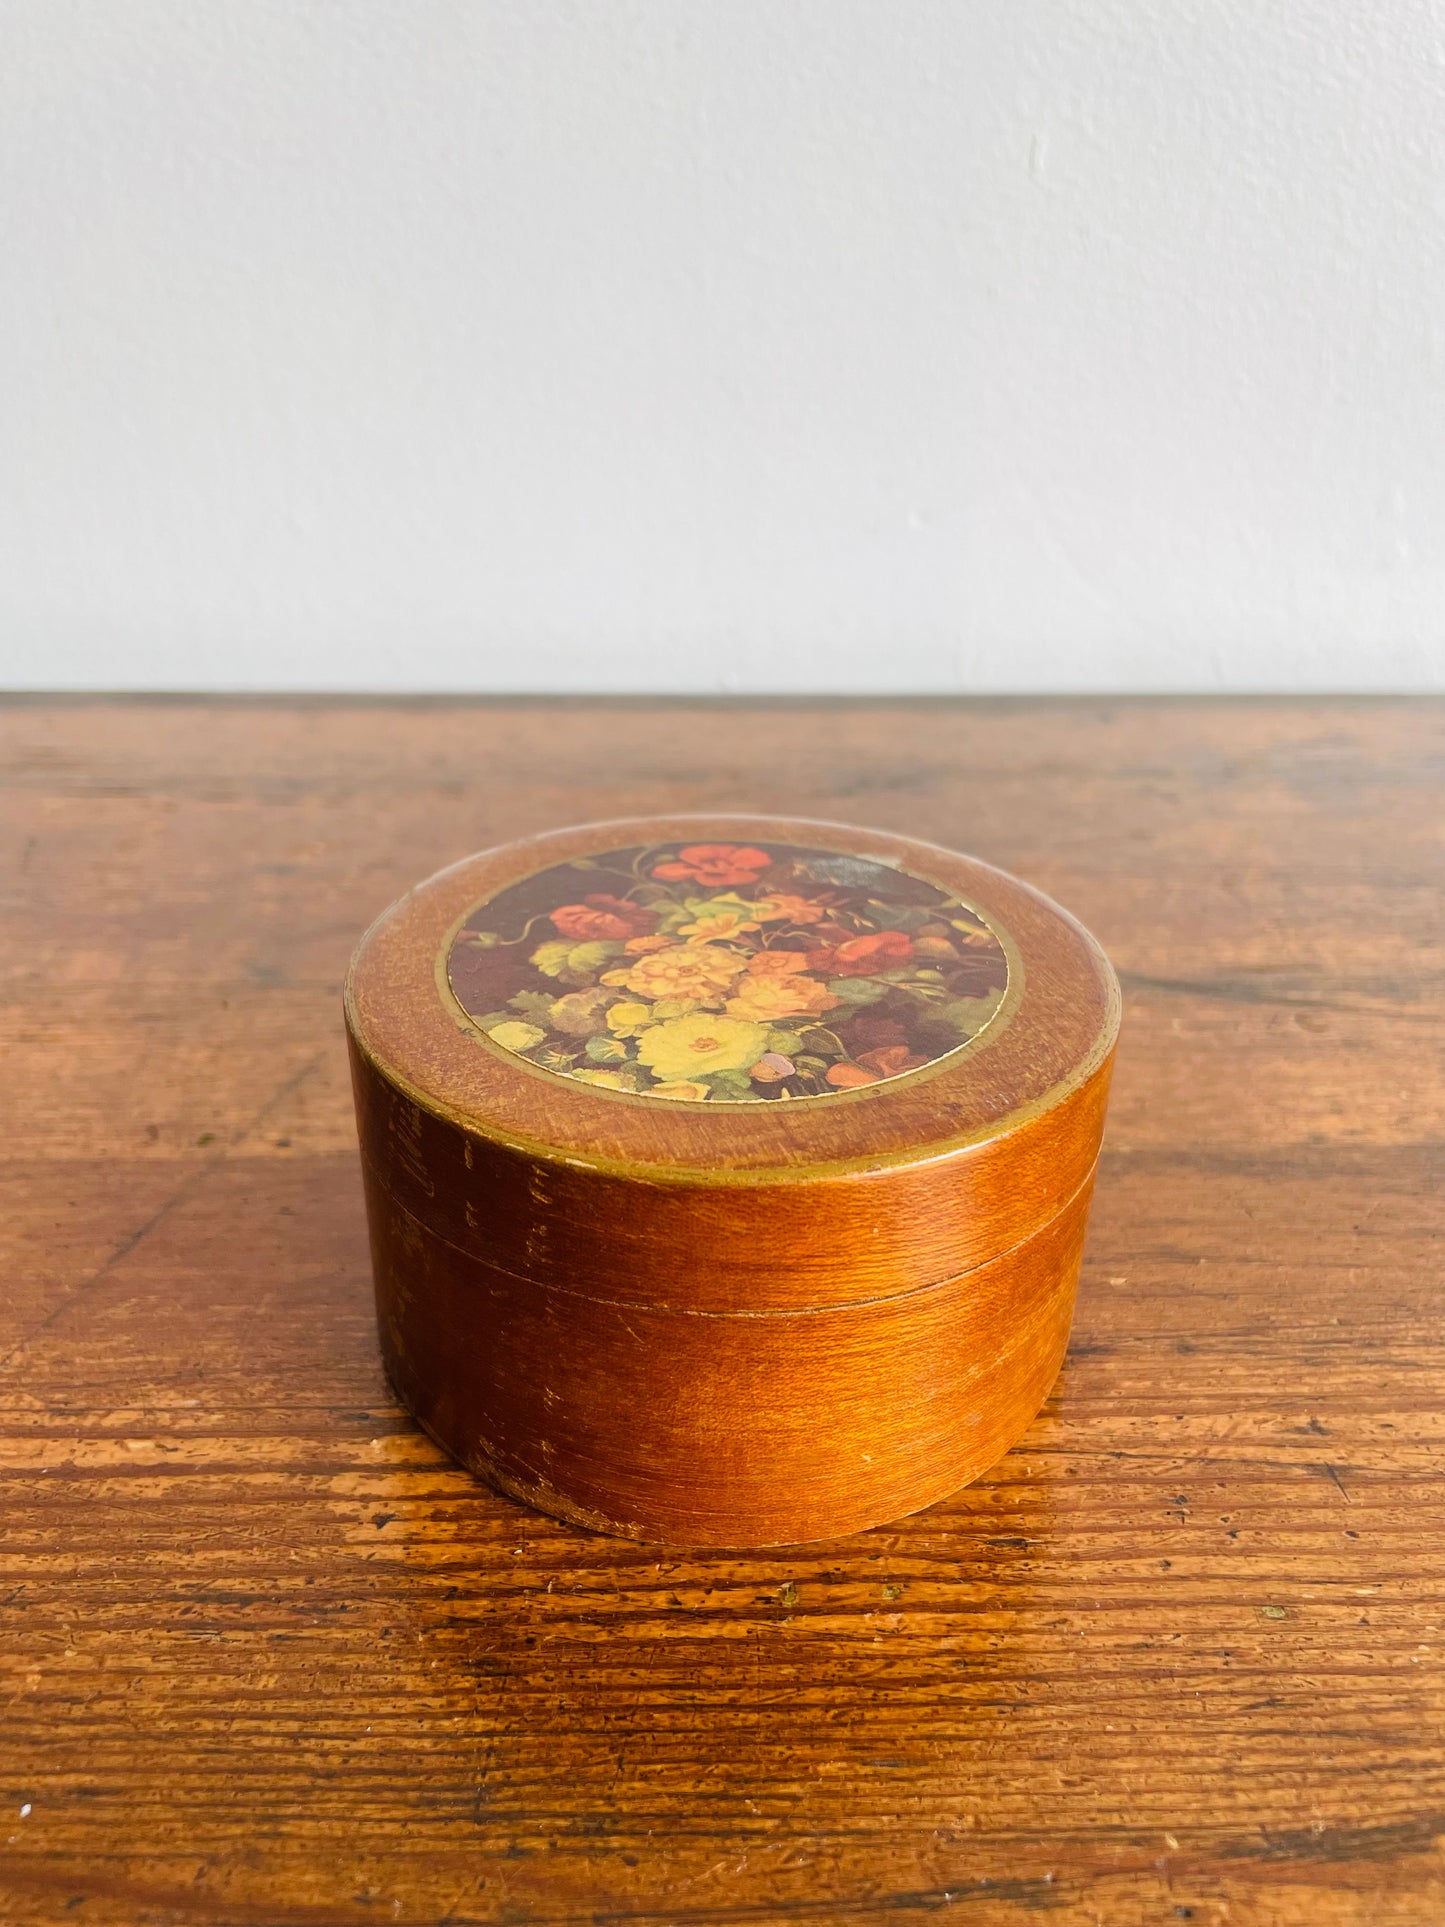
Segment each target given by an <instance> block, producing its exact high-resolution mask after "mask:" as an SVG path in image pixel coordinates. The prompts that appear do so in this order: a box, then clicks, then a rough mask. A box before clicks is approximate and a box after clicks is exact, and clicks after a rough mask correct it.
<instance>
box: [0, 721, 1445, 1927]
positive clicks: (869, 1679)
mask: <svg viewBox="0 0 1445 1927" xmlns="http://www.w3.org/2000/svg"><path fill="white" fill-rule="evenodd" d="M1442 725H1445V716H1442V711H1441V708H1440V707H1439V706H1438V705H1431V704H1427V703H1423V702H1414V703H1409V704H1405V703H1400V704H1390V703H1376V704H1369V705H1352V704H1346V703H1315V704H1280V703H1258V704H1250V703H1215V704H1158V703H1116V704H1102V703H1039V704H1023V703H1018V704H1015V703H1000V704H981V705H977V706H957V705H945V704H937V703H930V704H902V703H900V704H882V705H878V704H870V705H844V704H840V705H819V706H811V707H810V706H806V705H795V704H774V705H763V704H759V705H741V704H739V705H724V706H721V707H720V708H718V709H715V710H708V709H706V708H703V707H701V706H698V705H692V704H681V703H678V704H640V703H639V704H629V703H616V704H600V705H580V704H579V705H548V704H506V705H497V706H495V707H488V706H457V707H451V708H448V707H443V706H438V705H425V704H422V705H414V706H407V705H398V706H389V707H386V706H377V705H365V704H361V705H352V706H345V705H341V706H336V705H322V704H299V705H292V706H266V705H249V704H241V705H234V706H226V705H214V706H209V707H207V706H196V705H184V704H176V705H166V704H69V705H66V704H62V705H49V706H46V705H41V704H35V703H22V704H17V705H15V706H13V707H11V708H10V709H8V710H7V711H5V712H4V713H3V717H0V729H3V741H4V747H5V766H4V767H5V781H6V791H5V803H4V812H3V820H4V825H5V830H6V835H5V838H4V844H3V860H4V863H5V866H6V867H5V892H6V913H5V917H4V921H3V926H0V942H3V945H4V958H5V968H6V981H7V1012H6V1025H7V1033H6V1034H7V1046H6V1055H5V1060H4V1064H5V1100H6V1117H7V1122H8V1123H9V1125H10V1129H9V1132H8V1134H7V1139H6V1142H5V1146H4V1158H5V1165H4V1174H3V1175H4V1183H5V1190H6V1198H7V1202H6V1207H5V1213H4V1220H3V1234H4V1241H5V1272H4V1276H5V1280H6V1291H5V1294H4V1301H3V1306H0V1318H3V1323H4V1349H3V1358H4V1373H3V1379H0V1395H3V1399H4V1434H3V1436H4V1451H5V1490H4V1496H5V1511H4V1535H3V1543H0V1560H3V1578H0V1610H3V1613H4V1622H3V1639H0V1663H3V1668H4V1688H5V1699H4V1719H3V1724H0V1762H3V1770H0V1823H3V1824H0V1919H4V1920H5V1921H6V1922H7V1923H8V1922H10V1921H14V1922H16V1923H26V1924H27V1927H32V1924H33V1923H44V1924H45V1927H51V1923H58V1922H74V1921H80V1922H89V1923H101V1924H102V1927H132V1924H133V1923H137V1922H143V1923H146V1927H180V1924H181V1923H202V1922H204V1923H213V1924H215V1927H227V1924H229V1923H234V1924H235V1927H363V1923H375V1922H385V1921H399V1922H403V1923H425V1924H427V1927H441V1924H442V1923H443V1922H449V1923H452V1927H465V1924H466V1923H473V1922H498V1923H505V1922H510V1923H513V1927H522V1924H523V1923H544V1922H545V1923H548V1924H549V1927H554V1924H555V1927H561V1924H562V1923H574V1922H575V1923H581V1922H592V1921H611V1922H628V1923H635V1924H636V1927H664V1924H665V1927H673V1924H674V1923H678V1924H681V1927H733V1924H734V1923H736V1924H737V1927H760V1924H761V1923H769V1924H771V1923H773V1922H781V1923H794V1924H795V1927H823V1924H824V1923H827V1927H834V1924H835V1923H848V1924H849V1927H852V1924H853V1923H858V1927H863V1924H864V1923H868V1922H875V1921H877V1920H879V1919H883V1918H892V1917H897V1918H900V1919H909V1920H912V1919H919V1918H929V1917H933V1916H935V1915H937V1916H946V1917H948V1918H957V1919H960V1920H964V1921H967V1922H969V1923H970V1927H973V1924H974V1923H982V1927H1005V1924H1007V1927H1023V1923H1025V1922H1036V1921H1046V1922H1048V1923H1050V1927H1053V1923H1057V1924H1058V1927H1101V1924H1102V1927H1146V1924H1147V1927H1157V1924H1160V1923H1162V1924H1164V1927H1175V1923H1176V1922H1179V1921H1184V1920H1189V1921H1193V1922H1195V1923H1200V1922H1207V1923H1209V1927H1241V1923H1243V1924H1244V1927H1438V1923H1439V1922H1440V1921H1441V1920H1442V1919H1445V1867H1442V1859H1441V1854H1440V1837H1441V1831H1442V1825H1445V1793H1442V1779H1445V1737H1442V1736H1445V1652H1442V1646H1441V1626H1442V1620H1441V1612H1442V1610H1445V1607H1442V1601H1441V1565H1442V1552H1441V1547H1442V1544H1445V1467H1442V1459H1441V1437H1440V1434H1441V1429H1442V1422H1441V1416H1440V1387H1441V1384H1442V1382H1445V1303H1442V1292H1441V1266H1440V1255H1439V1254H1440V1249H1441V1244H1440V1240H1441V1231H1442V1209H1445V1204H1442V1185H1441V1177H1442V1151H1441V1146H1442V1141H1445V1081H1442V1078H1441V1076H1440V1062H1441V1042H1442V1039H1441V1031H1442V1021H1441V1018H1442V1005H1445V998H1442V962H1445V957H1442V947H1441V937H1440V912H1439V897H1440V870H1441V847H1442V846H1441V842H1440V829H1441V819H1442V808H1441V803H1442V770H1445V757H1442V749H1445V726H1442ZM740 806H751V807H759V808H774V809H780V810H785V811H795V812H797V813H799V814H802V815H808V816H833V817H840V816H841V817H847V818H859V817H862V818H866V819H867V820H869V821H871V822H876V823H879V824H881V825H882V826H884V827H887V828H895V829H898V830H901V831H907V832H914V833H918V834H922V835H925V836H928V837H930V838H932V839H934V840H937V841H940V842H943V843H945V844H953V845H956V846H959V847H964V848H969V849H973V850H976V851H978V852H979V853H980V854H982V855H984V856H985V857H987V858H988V859H990V860H991V861H995V862H997V863H999V864H1000V865H1002V866H1003V867H1005V868H1007V869H1009V870H1012V871H1015V872H1017V873H1019V874H1021V875H1024V876H1027V877H1029V878H1030V879H1031V880H1033V881H1036V882H1037V883H1038V884H1039V885H1040V886H1041V887H1042V888H1044V889H1045V890H1047V891H1048V892H1050V894H1052V895H1054V896H1056V897H1057V898H1059V899H1060V900H1061V901H1063V902H1065V903H1067V904H1068V905H1069V906H1070V908H1072V909H1074V910H1076V911H1077V912H1078V914H1079V915H1080V916H1081V917H1082V918H1083V920H1084V921H1085V922H1086V923H1087V924H1088V925H1089V926H1090V928H1092V929H1093V930H1095V931H1096V932H1097V934H1098V935H1099V937H1100V938H1101V940H1102V941H1103V942H1104V944H1105V945H1106V947H1107V948H1108V950H1109V951H1110V954H1111V955H1112V956H1113V957H1114V958H1115V960H1116V962H1117V963H1118V964H1119V965H1120V967H1121V972H1122V974H1123V978H1124V987H1125V994H1126V997H1127V999H1128V1005H1129V1018H1128V1023H1127V1026H1126V1028H1125V1031H1124V1035H1123V1039H1122V1042H1121V1047H1120V1059H1119V1065H1118V1070H1117V1074H1116V1078H1115V1083H1114V1093H1113V1097H1112V1100H1111V1106H1110V1113H1109V1131H1108V1137H1107V1140H1106V1144H1105V1149H1104V1156H1103V1162H1102V1165H1101V1169H1100V1179H1099V1187H1098V1192H1097V1195H1096V1199H1095V1204H1094V1208H1093V1216H1092V1220H1091V1226H1090V1235H1089V1245H1088V1249H1087V1253H1086V1258H1085V1263H1084V1270H1083V1276H1082V1280H1081V1286H1080V1295H1079V1304H1078V1313H1077V1317H1076V1321H1075V1326H1074V1334H1073V1339H1072V1342H1071V1346H1070V1352H1069V1356H1068V1359H1067V1361H1066V1364H1065V1366H1064V1370H1063V1373H1062V1375H1061V1377H1060V1379H1059V1381H1058V1384H1057V1386H1056V1388H1055V1390H1054V1393H1053V1395H1052V1396H1051V1397H1050V1399H1049V1401H1048V1404H1047V1405H1046V1407H1045V1409H1044V1412H1043V1414H1042V1416H1041V1417H1040V1419H1039V1420H1038V1421H1037V1422H1036V1424H1035V1425H1034V1426H1032V1427H1031V1428H1030V1430H1029V1432H1028V1433H1027V1435H1026V1436H1025V1438H1024V1439H1023V1440H1022V1441H1021V1442H1020V1444H1019V1445H1018V1446H1017V1447H1015V1449H1014V1450H1013V1451H1012V1452H1011V1453H1009V1454H1008V1456H1007V1457H1006V1458H1004V1459H1003V1460H1002V1461H1001V1462H1000V1463H999V1464H998V1465H997V1466H996V1467H995V1468H994V1469H993V1470H992V1471H991V1472H989V1473H987V1474H985V1475H984V1477H983V1478H982V1479H981V1480H980V1481H979V1482H978V1483H977V1484H975V1485H973V1486H971V1487H969V1488H968V1489H967V1490H966V1491H965V1492H963V1493H962V1494H960V1495H958V1496H957V1497H955V1498H951V1499H948V1500H946V1501H944V1502H942V1503H940V1504H939V1505H937V1506H935V1507H933V1508H932V1509H930V1510H929V1511H928V1512H925V1513H923V1514H921V1515H919V1516H918V1517H916V1518H914V1519H912V1520H910V1521H909V1522H908V1523H906V1524H905V1525H903V1526H901V1527H898V1528H890V1529H887V1530H880V1531H875V1532H871V1533H866V1534H863V1535H860V1536H859V1537H857V1538H854V1539H850V1540H846V1541H841V1542H838V1543H835V1544H832V1545H828V1546H824V1547H816V1548H809V1549H808V1550H807V1552H806V1553H804V1554H799V1553H797V1552H796V1551H789V1552H785V1553H777V1554H764V1555H758V1554H754V1555H750V1556H748V1557H746V1558H738V1557H736V1556H734V1555H732V1554H728V1553H722V1552H718V1553H706V1554H696V1555H692V1556H690V1557H687V1558H675V1557H671V1556H667V1555H659V1554H658V1553H657V1552H655V1551H654V1550H652V1549H650V1548H647V1547H644V1546H638V1545H634V1544H630V1543H628V1542H626V1541H622V1540H615V1539H606V1538H602V1537H598V1536H593V1535H590V1534H588V1533H586V1532H584V1531H582V1530H580V1529H579V1528H576V1527H573V1526H568V1525H563V1524H559V1523H556V1522H553V1521H551V1520H548V1519H546V1518H543V1517H540V1516H539V1515H536V1514H532V1513H527V1512H524V1511H522V1510H520V1509H519V1508H518V1507H516V1506H514V1505H512V1504H510V1503H509V1502H507V1501H505V1500H503V1499H500V1498H497V1497H495V1496H494V1495H492V1494H490V1493H489V1492H488V1491H487V1490H486V1489H485V1488H483V1487H481V1486H480V1485H478V1484H477V1483H476V1482H475V1481H474V1480H472V1479H471V1478H470V1477H469V1476H468V1475H467V1474H466V1473H464V1472H462V1471H460V1470H458V1469H456V1468H455V1467H453V1466H451V1465H450V1464H449V1463H448V1462H447V1460H446V1459H445V1458H444V1456H443V1455H442V1454H441V1453H440V1452H439V1451H438V1449H437V1448H436V1447H435V1446H434V1445H432V1443H431V1442H430V1441H429V1440H427V1439H426V1438H425V1437H424V1436H422V1435H421V1434H420V1433H419V1432H418V1430H417V1428H416V1427H415V1426H414V1425H413V1424H412V1423H411V1422H410V1421H409V1420H408V1419H406V1418H405V1417H404V1415H403V1414H402V1413H401V1411H400V1410H399V1408H398V1407H397V1405H396V1404H395V1403H394V1402H393V1401H392V1400H391V1399H390V1397H389V1396H388V1394H387V1391H386V1388H385V1384H384V1381H383V1378H382V1373H381V1367H380V1363H379V1360H378V1357H377V1351H376V1331H375V1323H374V1317H373V1311H372V1303H371V1285H370V1278H369V1265H368V1256H367V1250H366V1242H365V1234H364V1228H363V1219H362V1204H361V1195H360V1180H359V1174H358V1170H357V1161H356V1149H355V1140H354V1127H353V1122H352V1115H351V1098H350V1092H349V1089H348V1084H347V1073H346V1066H345V1060H344V1054H343V1052H342V1049H341V1044H340V1038H339V1034H338V1026H337V1023H336V999H337V994H338V989H339V985H340V980H341V975H342V972H343V970H344V967H345V962H346V957H347V954H348V952H349V949H350V945H351V942H352V939H353V937H354V933H355V931H356V929H357V928H358V927H359V925H360V923H361V922H362V921H364V919H365V917H366V916H367V915H368V914H369V911H370V909H371V908H372V907H373V906H374V905H375V904H377V903H380V902H383V901H386V900H388V899H389V898H390V897H392V896H394V895H395V894H397V893H398V892H399V891H400V890H402V889H403V888H405V887H406V885H407V884H408V883H409V882H410V881H411V880H412V879H413V878H415V877H418V876H422V875H425V874H427V873H428V872H429V871H430V870H431V869H433V868H435V867H436V866H437V865H439V864H441V863H443V862H446V861H448V860H450V859H452V858H455V857H460V856H462V855H463V854H465V852H466V851H468V850H470V849H475V848H478V847H481V846H482V845H484V844H487V843H491V842H497V841H501V840H503V839H505V838H507V837H510V836H515V835H518V834H521V833H523V832H524V831H526V830H529V829H531V828H535V827H536V826H537V825H539V824H542V825H547V824H558V825H560V824H563V823H567V822H575V821H577V820H579V819H584V818H588V817H593V818H596V817H602V816H607V815H615V814H620V813H623V812H626V811H628V810H633V809H657V810H666V809H678V808H683V807H696V808H727V807H740ZM27 1806H28V1807H29V1809H30V1810H29V1812H28V1814H26V1815H25V1816H24V1817H23V1818H22V1816H21V1809H22V1807H27Z"/></svg>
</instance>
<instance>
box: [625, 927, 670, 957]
mask: <svg viewBox="0 0 1445 1927" xmlns="http://www.w3.org/2000/svg"><path fill="white" fill-rule="evenodd" d="M671 948H672V939H671V937H664V936H662V935H661V933H660V932H658V931H656V930H654V931H653V933H652V935H651V936H650V937H629V938H628V939H627V949H628V952H629V954H630V955H632V956H634V957H645V956H646V955H647V953H648V951H649V950H670V949H671Z"/></svg>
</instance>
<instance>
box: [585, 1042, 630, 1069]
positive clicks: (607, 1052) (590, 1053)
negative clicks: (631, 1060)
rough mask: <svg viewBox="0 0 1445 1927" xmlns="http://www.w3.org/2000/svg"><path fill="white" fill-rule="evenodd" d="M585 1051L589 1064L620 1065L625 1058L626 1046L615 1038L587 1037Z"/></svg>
mask: <svg viewBox="0 0 1445 1927" xmlns="http://www.w3.org/2000/svg"><path fill="white" fill-rule="evenodd" d="M585 1049H586V1052H587V1061H588V1062H589V1063H591V1064H620V1063H622V1062H623V1061H624V1060H625V1058H626V1056H627V1047H626V1045H625V1044H622V1043H619V1042H618V1040H617V1039H616V1038H615V1037H589V1038H588V1039H587V1043H586V1045H585Z"/></svg>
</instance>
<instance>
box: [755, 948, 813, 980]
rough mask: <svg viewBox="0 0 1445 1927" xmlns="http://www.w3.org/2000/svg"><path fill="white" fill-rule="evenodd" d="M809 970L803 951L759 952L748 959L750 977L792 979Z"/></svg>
mask: <svg viewBox="0 0 1445 1927" xmlns="http://www.w3.org/2000/svg"><path fill="white" fill-rule="evenodd" d="M807 968H808V959H807V958H806V957H805V956H804V955H803V953H802V951H801V950H759V951H757V952H756V953H755V954H754V955H753V956H751V957H749V958H748V975H749V976H750V977H792V976H796V974H797V973H798V971H800V970H806V969H807Z"/></svg>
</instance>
